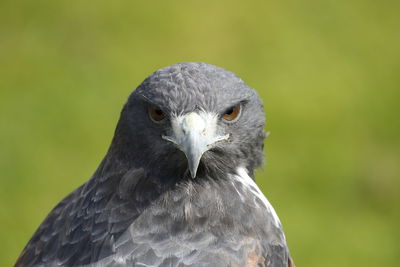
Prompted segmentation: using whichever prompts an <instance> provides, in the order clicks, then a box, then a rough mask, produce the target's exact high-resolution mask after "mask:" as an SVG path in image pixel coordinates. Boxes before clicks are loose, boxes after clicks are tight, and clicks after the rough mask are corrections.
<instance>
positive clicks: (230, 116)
mask: <svg viewBox="0 0 400 267" xmlns="http://www.w3.org/2000/svg"><path fill="white" fill-rule="evenodd" d="M239 114H240V106H234V107H230V108H229V109H227V110H226V111H225V113H224V115H223V118H224V119H225V120H227V121H233V120H234V119H236V118H237V117H238V116H239Z"/></svg>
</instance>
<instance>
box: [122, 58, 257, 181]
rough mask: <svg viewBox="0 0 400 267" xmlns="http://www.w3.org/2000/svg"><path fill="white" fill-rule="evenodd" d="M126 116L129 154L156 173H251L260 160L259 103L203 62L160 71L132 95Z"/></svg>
mask: <svg viewBox="0 0 400 267" xmlns="http://www.w3.org/2000/svg"><path fill="white" fill-rule="evenodd" d="M124 112H125V113H126V114H127V115H126V116H125V117H126V118H125V120H126V121H127V123H126V125H127V126H128V128H129V129H130V131H129V135H130V136H131V137H132V138H131V140H137V141H135V143H132V142H133V141H131V142H130V144H131V149H132V150H133V151H134V154H136V155H138V153H140V158H145V159H146V160H145V161H146V162H142V165H143V164H147V165H148V166H149V168H152V169H157V170H159V172H168V171H173V170H174V171H175V173H176V170H185V171H186V173H188V174H190V175H191V177H192V178H195V177H196V176H199V173H200V175H201V173H204V172H206V171H212V170H214V171H215V170H217V171H224V170H225V169H229V168H230V169H232V168H231V167H232V165H233V167H234V169H235V168H236V167H238V166H239V165H242V166H244V167H247V168H248V169H250V170H252V169H254V168H255V167H257V166H258V165H259V164H260V163H261V161H262V148H263V139H264V130H263V128H264V114H263V108H262V104H261V102H260V100H259V98H258V96H257V94H256V92H255V91H253V90H251V89H250V88H248V87H247V86H246V85H245V84H244V83H243V81H241V80H240V79H239V78H238V77H236V76H235V75H233V74H232V73H230V72H228V71H225V70H223V69H220V68H217V67H214V66H211V65H206V64H202V63H185V64H178V65H174V66H170V67H167V68H165V69H161V70H159V71H157V72H156V73H154V74H153V75H151V76H150V77H149V78H147V79H146V80H145V81H144V82H143V83H142V84H141V85H140V86H139V87H138V89H137V90H136V91H134V93H133V94H132V95H131V97H130V98H129V100H128V103H127V106H126V108H125V109H124ZM124 112H123V115H124ZM121 120H122V117H121ZM121 120H120V123H121ZM136 158H139V157H136ZM133 160H135V159H133Z"/></svg>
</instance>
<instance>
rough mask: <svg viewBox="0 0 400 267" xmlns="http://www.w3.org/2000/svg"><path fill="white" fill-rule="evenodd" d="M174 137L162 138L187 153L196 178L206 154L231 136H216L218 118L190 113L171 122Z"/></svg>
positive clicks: (190, 167) (192, 172)
mask: <svg viewBox="0 0 400 267" xmlns="http://www.w3.org/2000/svg"><path fill="white" fill-rule="evenodd" d="M171 124H172V130H173V135H172V136H165V135H163V136H162V138H163V139H165V140H167V141H170V142H172V143H174V144H175V145H176V146H177V147H178V148H179V149H180V150H182V151H183V153H185V155H186V158H187V160H188V165H189V171H190V174H191V176H192V178H195V177H196V173H197V168H198V167H199V163H200V159H201V157H202V155H203V154H204V152H206V151H207V150H209V149H210V148H212V147H213V146H214V145H215V143H216V142H218V141H222V140H227V139H228V138H229V134H227V135H224V136H218V135H217V134H216V126H217V117H216V116H214V115H211V114H207V113H203V112H202V113H201V114H198V113H196V112H191V113H188V114H186V115H184V116H178V117H176V118H174V119H172V121H171Z"/></svg>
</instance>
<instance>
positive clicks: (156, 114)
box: [148, 108, 165, 122]
mask: <svg viewBox="0 0 400 267" xmlns="http://www.w3.org/2000/svg"><path fill="white" fill-rule="evenodd" d="M148 112H149V116H150V118H151V119H152V120H153V121H155V122H160V121H162V120H164V119H165V113H164V111H162V110H161V109H158V108H149V109H148Z"/></svg>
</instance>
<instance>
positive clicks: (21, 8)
mask: <svg viewBox="0 0 400 267" xmlns="http://www.w3.org/2000/svg"><path fill="white" fill-rule="evenodd" d="M399 10H400V2H399V1H389V0H384V1H373V0H366V1H365V0H364V1H358V0H350V1H344V0H339V1H332V0H330V1H317V0H305V1H293V0H281V1H227V0H225V1H148V2H145V1H96V2H93V1H62V2H60V1H50V0H48V1H8V0H7V1H5V0H3V1H1V2H0V225H1V230H0V240H1V242H0V266H11V265H13V263H14V262H15V260H16V258H17V256H18V255H19V253H20V252H21V250H22V249H23V247H24V245H25V244H26V242H27V241H28V239H29V238H30V237H31V235H32V234H33V232H34V231H35V229H36V228H37V227H38V225H39V224H40V222H41V221H42V220H43V219H44V217H45V216H46V214H47V213H48V212H49V211H50V210H51V209H52V208H53V207H54V206H55V205H56V203H58V201H60V200H61V199H62V198H63V197H64V196H65V195H67V194H68V193H69V192H71V191H72V190H74V189H75V188H76V187H78V186H79V185H80V184H82V183H84V182H85V181H86V180H87V179H88V178H89V177H90V176H91V174H92V173H93V172H94V170H95V169H96V167H97V165H98V164H99V162H100V161H101V159H102V157H103V156H104V154H105V152H106V150H107V148H108V145H109V143H110V140H111V138H112V135H113V131H114V127H115V125H116V122H117V119H118V116H119V112H120V109H121V107H122V105H123V104H124V102H125V100H126V98H127V96H128V94H129V93H130V92H131V90H132V89H134V88H136V86H137V85H138V84H139V83H140V82H141V81H142V80H143V79H144V78H145V77H146V76H148V75H149V74H151V73H152V72H153V71H155V70H157V69H159V68H160V67H164V66H167V65H170V64H174V63H177V62H182V61H204V62H207V63H211V64H215V65H218V66H221V67H223V68H226V69H228V70H231V71H233V72H235V73H237V74H238V75H239V76H240V77H241V78H242V79H243V80H245V81H246V82H247V83H248V84H249V85H250V86H251V87H253V88H256V89H257V90H258V92H259V93H260V94H261V96H262V98H263V100H264V103H265V110H266V112H267V121H268V124H267V130H268V131H270V132H271V134H270V136H269V137H268V138H267V139H266V149H265V150H266V155H267V160H266V165H265V166H264V168H263V170H260V171H259V172H258V180H257V181H258V184H260V185H261V187H262V189H263V191H264V192H265V194H266V195H267V196H268V198H269V199H270V201H271V202H272V203H273V205H274V206H275V208H276V210H277V211H278V214H279V216H280V218H281V220H282V222H283V224H284V227H285V230H286V235H287V238H288V242H289V245H290V248H291V252H292V254H293V257H294V259H295V261H296V264H297V266H308V267H309V266H335V267H337V266H396V265H397V264H398V262H399V260H400V246H399V240H400V231H399V226H398V224H399V218H400V209H399V208H400V207H399V205H400V194H399V189H400V181H399V178H400V177H399V175H400V155H399V154H400V138H399V135H400V133H399V131H400V120H399V115H400V110H399V109H400V108H399V100H400V75H399V74H400V19H399Z"/></svg>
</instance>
